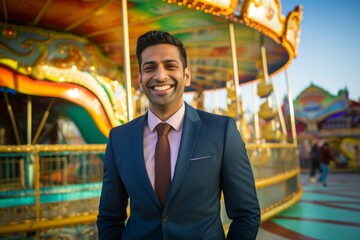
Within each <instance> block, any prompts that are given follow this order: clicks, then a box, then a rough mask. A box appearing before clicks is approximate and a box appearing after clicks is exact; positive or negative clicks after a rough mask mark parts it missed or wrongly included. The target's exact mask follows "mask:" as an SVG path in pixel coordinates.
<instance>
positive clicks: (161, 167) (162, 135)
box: [155, 123, 171, 204]
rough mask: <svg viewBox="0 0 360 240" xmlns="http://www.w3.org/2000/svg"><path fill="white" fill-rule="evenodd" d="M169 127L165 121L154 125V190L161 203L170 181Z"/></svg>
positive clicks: (163, 202)
mask: <svg viewBox="0 0 360 240" xmlns="http://www.w3.org/2000/svg"><path fill="white" fill-rule="evenodd" d="M170 129H171V126H170V125H169V124H167V123H159V124H158V125H157V126H156V131H157V135H158V140H157V143H156V147H155V192H156V194H157V196H158V197H159V199H160V201H161V203H162V204H165V200H166V196H167V194H168V191H169V187H170V182H171V173H170V172H171V170H170V145H169V140H168V138H167V134H168V133H169V131H170Z"/></svg>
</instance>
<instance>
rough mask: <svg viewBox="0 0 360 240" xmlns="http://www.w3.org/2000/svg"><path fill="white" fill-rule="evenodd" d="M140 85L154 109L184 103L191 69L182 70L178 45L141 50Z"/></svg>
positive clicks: (174, 106)
mask: <svg viewBox="0 0 360 240" xmlns="http://www.w3.org/2000/svg"><path fill="white" fill-rule="evenodd" d="M141 59H142V64H141V66H140V74H139V79H138V80H139V85H140V88H141V89H142V90H143V91H144V93H145V95H146V97H147V98H148V100H149V107H150V109H151V110H154V109H156V108H158V109H169V108H171V109H174V110H177V109H179V108H180V107H181V105H182V103H183V93H184V90H185V87H186V86H190V69H189V68H185V70H184V69H183V65H182V63H181V59H180V53H179V51H178V49H177V47H175V46H173V45H170V44H158V45H154V46H150V47H147V48H146V49H145V50H144V51H143V52H142V53H141Z"/></svg>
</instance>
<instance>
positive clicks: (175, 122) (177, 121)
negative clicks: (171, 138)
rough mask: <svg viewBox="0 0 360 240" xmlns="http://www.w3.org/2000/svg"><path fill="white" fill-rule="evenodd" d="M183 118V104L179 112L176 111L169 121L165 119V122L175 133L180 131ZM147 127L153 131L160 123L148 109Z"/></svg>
mask: <svg viewBox="0 0 360 240" xmlns="http://www.w3.org/2000/svg"><path fill="white" fill-rule="evenodd" d="M184 116H185V104H184V103H183V104H182V105H181V107H180V108H179V110H177V111H176V112H175V113H174V114H173V115H172V116H171V117H170V118H169V119H167V120H166V121H165V122H166V123H168V124H170V126H171V127H172V128H173V129H174V130H176V131H177V132H178V131H180V129H181V126H182V124H183V121H184ZM147 121H148V126H149V128H150V131H151V132H152V131H154V129H155V127H156V126H157V125H158V124H159V123H161V122H162V121H161V120H160V119H159V118H158V117H156V116H155V114H154V113H153V112H151V110H150V109H148V120H147Z"/></svg>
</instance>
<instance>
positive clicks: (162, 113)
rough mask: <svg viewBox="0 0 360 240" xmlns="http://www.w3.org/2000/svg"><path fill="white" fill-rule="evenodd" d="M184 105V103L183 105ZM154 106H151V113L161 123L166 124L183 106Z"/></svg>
mask: <svg viewBox="0 0 360 240" xmlns="http://www.w3.org/2000/svg"><path fill="white" fill-rule="evenodd" d="M182 104H184V103H182ZM182 104H181V105H180V106H167V105H166V106H153V105H149V108H150V110H151V112H152V113H153V114H154V115H155V116H156V117H158V118H159V119H160V120H161V121H163V122H165V121H166V120H168V119H169V118H170V117H171V116H172V115H174V113H176V112H177V111H178V110H179V109H180V108H181V106H182Z"/></svg>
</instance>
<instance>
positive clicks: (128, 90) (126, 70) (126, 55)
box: [121, 0, 133, 121]
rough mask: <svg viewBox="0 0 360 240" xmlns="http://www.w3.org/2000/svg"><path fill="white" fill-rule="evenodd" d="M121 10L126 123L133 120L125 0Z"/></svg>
mask: <svg viewBox="0 0 360 240" xmlns="http://www.w3.org/2000/svg"><path fill="white" fill-rule="evenodd" d="M121 8H122V17H123V19H122V20H123V21H122V23H123V24H122V25H123V26H122V29H123V41H124V52H123V53H124V78H125V86H126V100H127V115H128V121H131V120H132V119H133V106H132V91H131V70H130V44H129V29H128V28H129V24H128V15H127V0H122V1H121Z"/></svg>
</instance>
